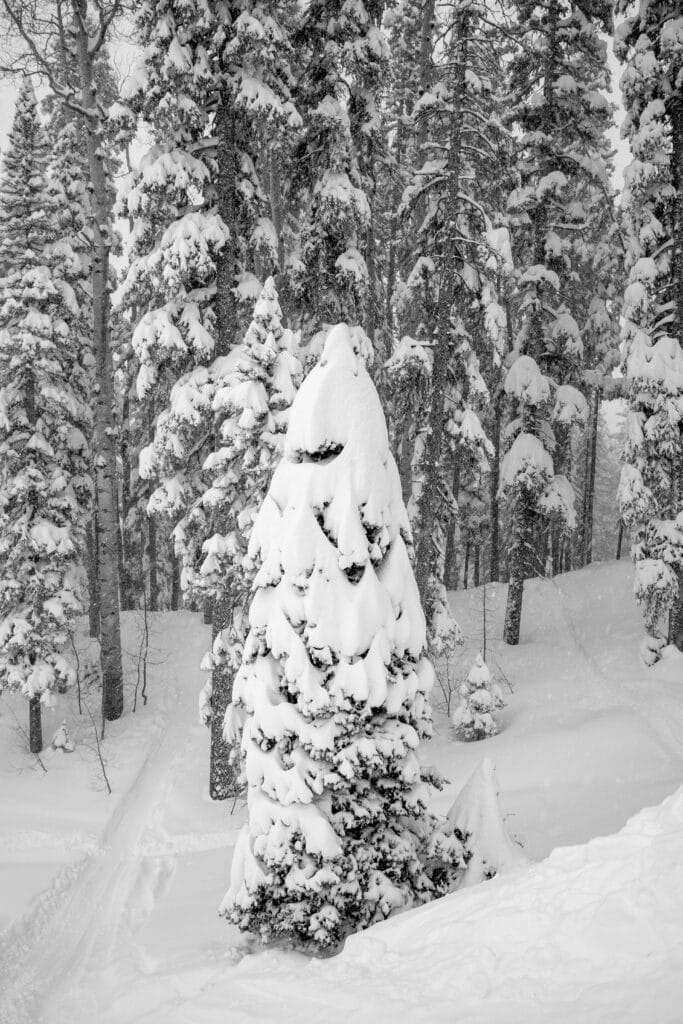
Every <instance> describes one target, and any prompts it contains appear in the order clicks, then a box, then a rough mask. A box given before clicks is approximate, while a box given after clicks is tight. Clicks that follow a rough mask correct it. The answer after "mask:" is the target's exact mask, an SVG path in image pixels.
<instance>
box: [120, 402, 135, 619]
mask: <svg viewBox="0 0 683 1024" xmlns="http://www.w3.org/2000/svg"><path fill="white" fill-rule="evenodd" d="M129 425H130V397H129V395H128V392H127V391H126V393H125V394H124V396H123V403H122V408H121V443H120V451H121V517H120V527H119V532H120V534H121V557H120V564H119V579H120V583H121V610H122V611H124V612H129V611H132V610H133V608H134V606H135V594H134V587H133V580H132V578H131V571H130V566H131V555H130V544H129V537H128V529H127V526H126V524H127V522H128V514H129V512H130V505H131V500H130V493H131V486H130V481H131V465H130V445H129V443H128V435H129V430H130V426H129Z"/></svg>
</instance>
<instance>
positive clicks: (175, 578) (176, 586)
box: [171, 544, 180, 612]
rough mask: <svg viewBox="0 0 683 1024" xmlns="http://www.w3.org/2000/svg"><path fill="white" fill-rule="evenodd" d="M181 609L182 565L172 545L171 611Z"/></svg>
mask: <svg viewBox="0 0 683 1024" xmlns="http://www.w3.org/2000/svg"><path fill="white" fill-rule="evenodd" d="M179 608H180V563H179V561H178V559H177V558H176V554H175V551H174V550H173V545H172V544H171V611H172V612H177V611H178V609H179Z"/></svg>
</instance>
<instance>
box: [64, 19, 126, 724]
mask: <svg viewBox="0 0 683 1024" xmlns="http://www.w3.org/2000/svg"><path fill="white" fill-rule="evenodd" d="M73 7H74V15H75V18H74V24H75V32H74V38H75V45H76V52H77V56H78V65H79V75H80V87H81V106H82V107H83V109H84V110H85V111H87V112H88V116H87V117H84V123H85V127H86V132H85V141H86V149H87V155H88V169H89V172H90V185H91V198H92V207H93V217H92V230H93V251H92V307H93V348H94V354H95V368H96V381H95V470H96V474H95V475H96V486H97V565H98V580H99V591H100V661H101V666H102V715H103V717H104V718H105V719H106V720H107V721H113V720H114V719H116V718H120V716H121V714H122V713H123V670H122V665H121V626H120V621H119V566H118V536H119V514H118V483H117V479H116V413H115V409H116V406H115V400H114V365H113V360H112V351H111V335H110V324H109V316H110V291H109V289H110V282H109V255H110V250H111V236H110V219H111V211H110V207H109V189H108V185H109V182H108V180H107V171H106V168H105V165H104V149H103V139H102V133H101V128H100V122H99V116H98V113H97V109H98V108H97V99H96V95H95V93H96V90H95V87H94V78H93V63H94V54H93V50H92V48H91V47H90V39H89V36H88V32H87V28H86V25H87V17H88V4H87V0H73ZM95 53H96V51H95Z"/></svg>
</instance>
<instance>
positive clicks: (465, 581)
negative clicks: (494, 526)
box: [462, 541, 471, 590]
mask: <svg viewBox="0 0 683 1024" xmlns="http://www.w3.org/2000/svg"><path fill="white" fill-rule="evenodd" d="M470 547H471V546H470V542H469V541H467V543H466V544H465V564H464V565H463V567H462V589H463V590H467V584H468V581H469V575H470Z"/></svg>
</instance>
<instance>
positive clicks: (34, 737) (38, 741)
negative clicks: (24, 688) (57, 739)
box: [28, 697, 43, 754]
mask: <svg viewBox="0 0 683 1024" xmlns="http://www.w3.org/2000/svg"><path fill="white" fill-rule="evenodd" d="M40 712H41V705H40V697H31V698H30V699H29V702H28V739H29V749H30V751H31V753H32V754H39V753H40V752H41V750H42V749H43V726H42V722H41V715H40Z"/></svg>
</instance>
